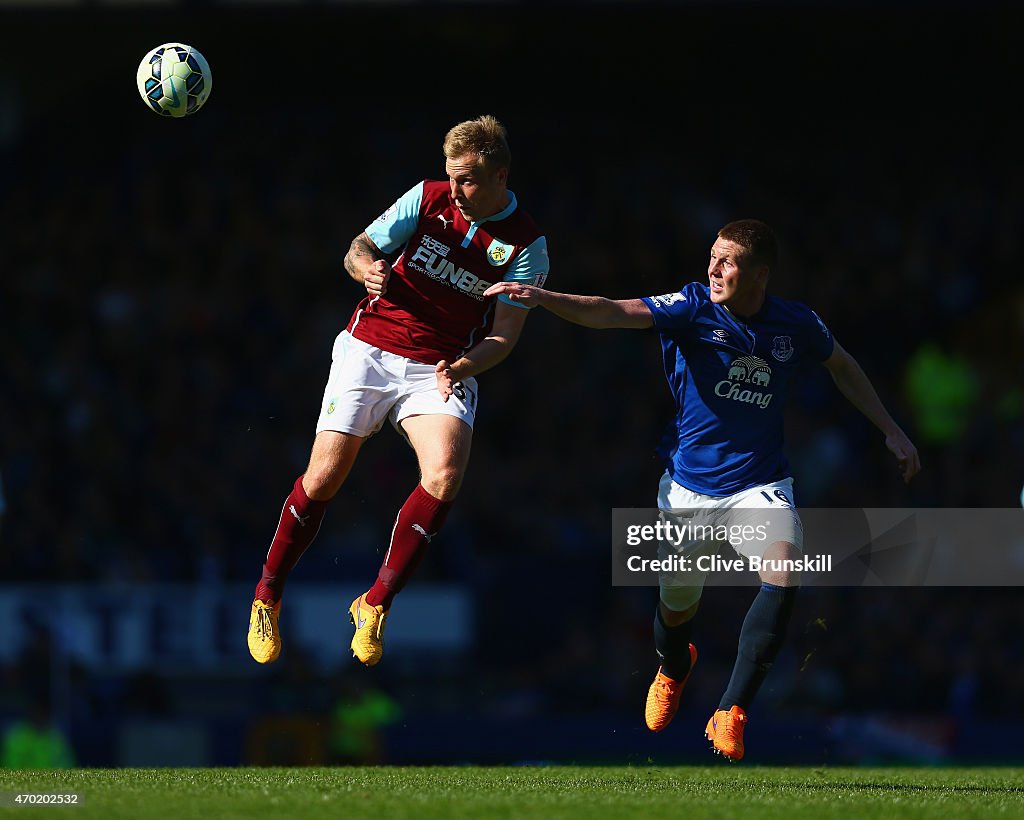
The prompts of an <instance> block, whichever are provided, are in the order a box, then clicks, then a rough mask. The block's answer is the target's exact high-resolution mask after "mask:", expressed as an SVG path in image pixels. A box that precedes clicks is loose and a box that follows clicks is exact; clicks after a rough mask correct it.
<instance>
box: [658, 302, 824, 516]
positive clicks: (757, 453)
mask: <svg viewBox="0 0 1024 820" xmlns="http://www.w3.org/2000/svg"><path fill="white" fill-rule="evenodd" d="M643 301H644V302H645V303H646V305H647V307H649V308H650V310H651V314H652V316H653V317H654V327H655V329H656V330H657V331H658V334H659V337H660V339H661V348H662V356H663V359H664V367H665V377H666V378H667V379H668V384H669V388H670V389H671V391H672V396H673V398H674V399H675V402H676V417H675V419H674V421H673V422H672V424H671V425H670V426H669V429H668V430H667V431H666V434H665V437H664V438H663V439H662V443H661V446H660V447H659V449H658V452H659V454H660V455H661V456H662V457H663V458H664V459H665V461H666V467H667V469H668V471H669V474H670V475H671V476H672V479H673V480H674V481H675V482H676V483H677V484H680V485H682V486H683V487H686V488H687V489H690V490H693V491H694V492H697V493H701V494H703V495H711V496H719V497H721V496H727V495H732V494H734V493H737V492H740V491H741V490H745V489H747V488H749V487H754V486H757V485H758V484H767V483H770V482H773V481H778V480H780V479H783V478H786V477H788V476H789V463H788V462H787V461H786V457H785V455H784V454H783V452H782V438H783V408H784V405H785V403H786V397H787V396H788V394H789V389H790V386H791V385H792V382H793V376H794V375H795V373H796V371H797V369H798V368H799V367H800V366H801V365H805V364H807V363H810V362H822V361H824V360H825V359H827V358H828V357H829V356H831V355H832V346H833V342H832V334H831V333H830V332H829V330H828V328H827V327H826V326H825V323H824V322H822V321H821V319H820V318H818V315H817V314H816V313H815V312H814V311H813V310H811V309H810V308H809V307H807V306H806V305H803V304H800V303H799V302H791V301H788V300H786V299H780V298H778V297H775V296H772V295H770V294H768V295H767V296H766V298H765V302H764V305H763V306H762V307H761V310H759V311H758V312H757V313H756V314H755V315H754V316H751V317H749V318H745V319H744V318H742V317H739V316H736V315H734V314H732V313H730V312H729V310H728V309H727V308H725V307H723V306H722V305H716V304H715V303H714V302H712V301H711V297H710V291H709V288H708V286H707V285H705V284H701V283H699V282H690V283H689V284H687V285H684V286H683V288H682V289H681V290H680V291H679V292H678V293H669V294H665V295H664V296H650V297H645V298H644V300H643Z"/></svg>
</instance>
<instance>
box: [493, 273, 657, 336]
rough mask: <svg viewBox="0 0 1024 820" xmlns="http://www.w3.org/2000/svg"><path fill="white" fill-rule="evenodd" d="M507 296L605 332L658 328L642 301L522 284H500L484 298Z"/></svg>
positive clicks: (528, 305)
mask: <svg viewBox="0 0 1024 820" xmlns="http://www.w3.org/2000/svg"><path fill="white" fill-rule="evenodd" d="M499 293H504V294H506V295H507V296H508V298H509V299H511V300H512V301H513V302H519V303H520V304H523V305H526V306H527V307H534V306H535V305H539V306H540V307H542V308H544V309H546V310H549V311H551V312H552V313H554V314H555V315H556V316H560V317H561V318H563V319H565V320H567V321H569V322H573V323H575V324H577V325H583V326H584V327H592V328H597V329H599V330H603V329H605V328H612V327H627V328H638V329H642V328H647V327H651V325H653V324H654V317H653V316H651V311H650V308H648V307H647V305H646V304H644V301H643V300H642V299H620V300H616V299H605V298H604V297H603V296H577V295H576V294H572V293H556V292H554V291H551V290H544V288H538V287H536V286H534V285H522V284H520V283H519V282H498V283H497V284H494V285H491V286H490V287H489V288H487V290H485V291H484V296H497V295H498V294H499Z"/></svg>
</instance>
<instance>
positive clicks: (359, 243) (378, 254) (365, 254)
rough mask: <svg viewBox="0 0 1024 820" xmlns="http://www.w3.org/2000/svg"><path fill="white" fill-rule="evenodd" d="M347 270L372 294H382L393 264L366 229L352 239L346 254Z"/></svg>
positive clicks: (386, 285) (385, 288)
mask: <svg viewBox="0 0 1024 820" xmlns="http://www.w3.org/2000/svg"><path fill="white" fill-rule="evenodd" d="M345 270H347V271H348V275H349V276H351V277H352V278H353V279H355V280H356V281H357V282H358V283H359V284H361V285H363V286H364V287H365V288H366V292H367V293H369V294H370V295H371V296H380V295H381V294H382V293H384V292H385V291H386V290H387V288H388V277H389V276H391V265H389V264H388V261H387V260H386V259H385V258H384V253H383V251H381V249H380V248H378V247H377V245H376V243H374V241H373V240H372V239H370V237H369V236H368V235H367V233H366V231H363V232H362V233H361V234H359V236H357V237H356V238H355V239H353V240H352V244H351V245H350V246H349V249H348V253H346V254H345Z"/></svg>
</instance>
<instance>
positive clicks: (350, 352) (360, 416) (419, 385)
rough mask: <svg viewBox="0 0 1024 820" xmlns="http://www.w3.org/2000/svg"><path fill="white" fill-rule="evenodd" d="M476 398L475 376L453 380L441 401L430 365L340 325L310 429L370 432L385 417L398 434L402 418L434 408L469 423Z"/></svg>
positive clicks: (433, 412)
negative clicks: (451, 390)
mask: <svg viewBox="0 0 1024 820" xmlns="http://www.w3.org/2000/svg"><path fill="white" fill-rule="evenodd" d="M476 400H477V384H476V379H474V378H472V377H471V378H468V379H464V380H463V381H461V382H459V386H458V387H457V389H456V391H455V395H453V396H450V397H449V399H448V401H444V400H443V399H442V398H441V394H440V393H438V392H437V376H436V375H435V374H434V365H432V364H423V363H422V362H416V361H413V360H412V359H407V358H405V356H399V355H397V354H395V353H389V352H388V351H386V350H381V349H380V348H379V347H374V346H373V345H370V344H367V343H366V342H364V341H361V340H360V339H357V338H355V337H354V336H353V335H352V334H351V333H349V332H348V331H347V330H343V331H342V332H341V333H339V334H338V338H337V339H335V340H334V349H333V351H332V354H331V372H330V375H329V376H328V377H327V387H326V388H325V389H324V400H323V405H322V406H321V408H320V418H319V419H318V420H317V424H316V431H317V432H318V433H319V432H321V431H322V430H334V431H336V432H339V433H350V434H352V435H354V436H363V437H366V436H372V435H373V434H374V433H376V432H377V431H379V430H380V428H381V427H383V426H384V421H385V419H387V420H390V421H391V423H392V424H393V425H394V426H395V429H396V430H398V432H399V433H401V434H402V436H403V437H404V436H405V433H404V432H403V431H402V428H401V425H400V422H401V421H402V419H405V418H408V417H409V416H425V415H436V414H441V415H445V416H455V418H457V419H462V421H464V422H466V424H468V425H469V426H470V427H471V428H472V426H473V422H474V421H475V420H476Z"/></svg>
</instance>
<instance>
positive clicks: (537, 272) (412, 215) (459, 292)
mask: <svg viewBox="0 0 1024 820" xmlns="http://www.w3.org/2000/svg"><path fill="white" fill-rule="evenodd" d="M508 195H509V203H508V205H507V206H506V207H505V208H504V209H502V210H501V211H499V212H498V213H496V214H494V215H493V216H489V217H487V218H485V219H480V220H478V221H475V222H469V221H467V220H466V218H465V217H464V216H463V215H462V213H461V211H459V209H458V207H456V204H455V201H454V200H453V199H452V196H451V189H450V187H449V185H448V183H447V182H444V181H440V180H426V181H424V182H420V183H419V184H417V185H415V186H413V187H412V188H411V189H410V190H409V191H407V192H406V193H405V194H403V195H402V196H401V197H399V198H398V200H397V201H396V202H395V203H394V204H393V205H392V206H391V207H390V208H388V209H387V210H386V211H385V212H384V213H383V214H381V215H380V216H379V217H377V218H376V219H375V220H374V221H373V222H372V223H370V225H368V226H367V228H366V234H367V236H369V237H370V239H371V240H373V242H374V244H375V245H376V246H377V247H378V248H380V249H381V251H383V252H384V253H385V254H388V255H390V254H394V253H398V254H399V256H398V258H397V259H396V260H395V262H394V265H393V266H392V271H391V278H390V279H389V280H388V286H387V290H386V291H385V293H384V294H383V295H382V296H379V297H371V296H367V297H366V298H365V299H363V300H362V301H361V302H360V303H359V305H358V307H357V308H356V310H355V312H354V313H353V314H352V318H351V319H350V320H349V323H348V328H347V329H348V331H349V332H350V333H351V334H352V335H353V336H355V337H356V338H357V339H361V340H362V341H364V342H367V343H368V344H372V345H374V346H375V347H379V348H381V349H382V350H387V351H389V352H391V353H397V354H398V355H400V356H405V357H407V358H410V359H413V360H415V361H418V362H425V363H427V364H436V363H437V362H438V361H439V360H441V359H447V360H448V361H454V360H455V359H457V358H458V357H459V355H461V354H462V353H464V352H465V351H467V350H469V349H470V348H471V347H472V346H473V345H474V344H476V343H477V342H479V341H480V340H481V339H483V338H484V337H485V336H486V335H487V333H488V332H489V331H490V329H491V326H492V325H493V322H494V306H495V303H496V302H497V301H502V302H505V303H507V304H510V305H513V306H514V307H516V308H521V309H525V307H524V306H523V305H521V304H518V303H516V302H513V301H511V300H510V299H509V298H508V297H507V296H505V295H504V294H502V295H501V296H499V297H497V299H495V298H493V297H486V298H485V297H484V295H483V294H484V291H485V290H487V288H489V287H490V286H491V285H492V284H493V283H494V282H500V281H512V282H523V283H525V284H533V285H543V284H544V280H545V278H546V277H547V274H548V270H549V268H550V265H549V263H548V249H547V240H546V239H545V237H544V235H543V234H542V233H541V231H540V228H538V227H537V224H536V223H535V222H534V221H533V219H532V218H531V217H530V216H529V214H527V213H526V211H524V210H523V209H522V208H521V207H520V206H519V203H518V201H517V200H516V196H515V194H514V193H512V192H511V191H509V192H508Z"/></svg>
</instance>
